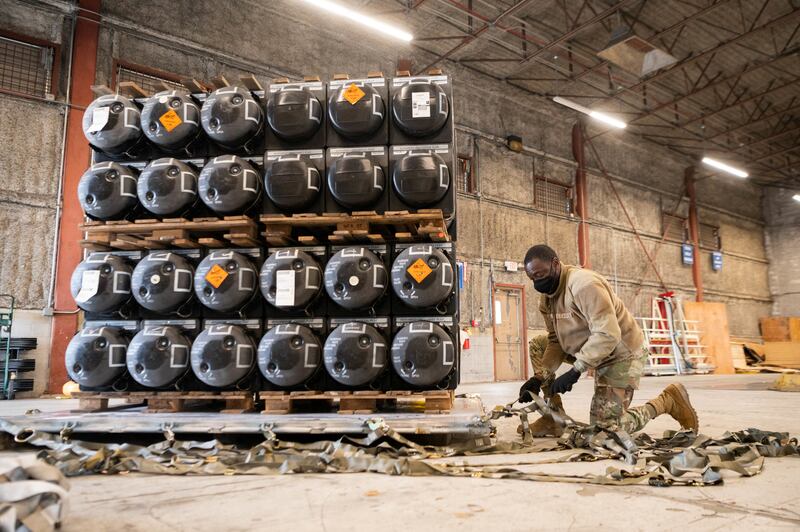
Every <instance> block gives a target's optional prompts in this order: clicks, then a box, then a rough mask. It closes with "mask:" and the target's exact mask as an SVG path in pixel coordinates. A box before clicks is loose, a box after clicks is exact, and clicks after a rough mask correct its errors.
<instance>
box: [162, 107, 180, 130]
mask: <svg viewBox="0 0 800 532" xmlns="http://www.w3.org/2000/svg"><path fill="white" fill-rule="evenodd" d="M158 121H159V122H161V125H162V126H164V129H166V130H167V133H169V132H170V131H172V130H173V129H175V128H176V127H178V126H179V125H181V124H182V123H183V120H181V117H179V116H178V113H176V112H175V110H174V109H170V110H169V111H167V112H166V113H164V114H163V115H161V116H160V117H159V118H158Z"/></svg>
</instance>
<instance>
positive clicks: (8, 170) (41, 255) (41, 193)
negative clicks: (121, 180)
mask: <svg viewBox="0 0 800 532" xmlns="http://www.w3.org/2000/svg"><path fill="white" fill-rule="evenodd" d="M70 28H71V24H70V22H69V21H68V20H66V19H65V17H64V16H63V14H61V13H59V12H58V10H50V9H42V8H37V7H33V6H30V5H28V4H25V3H22V2H6V3H4V6H3V9H2V10H0V29H3V30H7V31H12V32H15V33H19V34H24V35H28V36H30V37H34V38H37V39H43V40H46V41H49V42H53V43H56V44H58V45H61V51H62V57H61V63H62V65H64V64H66V57H67V51H66V50H65V49H66V48H67V46H64V44H65V43H68V41H69V34H70ZM65 80H66V68H62V69H61V75H60V76H59V79H57V80H54V81H53V85H54V87H56V88H58V92H59V96H58V98H57V100H56V101H53V102H45V101H36V100H33V99H30V98H23V97H17V96H12V95H8V94H2V93H0V124H2V127H0V242H2V245H3V253H2V255H0V293H10V294H12V295H13V296H14V297H15V298H16V306H17V308H18V309H19V310H18V311H17V312H16V313H15V316H14V327H13V331H12V334H13V335H14V336H20V337H36V338H37V340H38V348H37V350H36V351H35V352H30V353H28V354H27V355H26V356H29V357H34V358H35V359H36V373H35V377H34V394H37V395H38V394H40V393H41V392H42V391H44V388H45V385H46V383H47V371H48V353H49V351H50V319H49V318H47V317H44V316H42V309H43V308H44V307H45V306H46V304H47V297H48V290H49V283H50V269H51V267H52V260H51V259H52V253H53V231H54V228H55V213H56V202H57V197H56V196H57V190H58V176H59V173H60V163H61V147H62V139H63V127H64V105H63V94H64V92H63V90H64V87H65V86H66V81H65ZM0 304H3V302H0ZM23 376H24V377H28V378H29V377H31V375H30V374H25V375H23Z"/></svg>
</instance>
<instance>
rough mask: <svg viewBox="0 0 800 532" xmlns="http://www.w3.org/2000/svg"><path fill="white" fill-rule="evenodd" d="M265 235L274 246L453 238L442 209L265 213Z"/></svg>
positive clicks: (442, 240)
mask: <svg viewBox="0 0 800 532" xmlns="http://www.w3.org/2000/svg"><path fill="white" fill-rule="evenodd" d="M260 219H261V223H262V224H264V225H265V226H266V230H265V231H264V233H263V235H264V238H265V240H266V241H267V243H268V244H269V245H271V246H289V245H298V244H300V245H309V246H313V245H318V244H320V243H325V241H326V240H327V242H329V243H331V244H341V243H349V242H365V243H372V244H381V243H384V242H386V241H393V242H449V241H450V235H449V234H448V233H447V223H446V222H445V220H444V217H443V215H442V211H441V210H440V209H420V210H418V211H416V212H408V211H387V212H386V213H384V214H378V213H376V212H375V211H356V212H353V213H352V214H348V213H323V214H295V215H293V216H284V215H280V214H278V215H275V214H264V215H261V218H260Z"/></svg>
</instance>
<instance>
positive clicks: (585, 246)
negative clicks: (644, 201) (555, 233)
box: [572, 122, 592, 268]
mask: <svg viewBox="0 0 800 532" xmlns="http://www.w3.org/2000/svg"><path fill="white" fill-rule="evenodd" d="M572 156H573V157H574V158H575V161H576V162H577V163H578V167H577V168H576V169H575V211H576V213H577V214H578V217H579V218H580V219H581V221H580V222H578V260H579V261H580V263H581V267H583V268H591V267H592V262H591V260H590V258H589V224H588V223H587V222H586V221H587V220H588V219H589V206H588V200H587V190H586V156H585V151H584V147H583V128H582V127H581V124H580V122H577V123H576V124H575V125H574V126H572Z"/></svg>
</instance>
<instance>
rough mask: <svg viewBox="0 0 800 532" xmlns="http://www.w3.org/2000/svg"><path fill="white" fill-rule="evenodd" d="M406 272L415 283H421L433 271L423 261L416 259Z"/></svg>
mask: <svg viewBox="0 0 800 532" xmlns="http://www.w3.org/2000/svg"><path fill="white" fill-rule="evenodd" d="M406 271H407V272H408V274H409V275H410V276H411V277H413V278H414V280H415V281H416V282H418V283H421V282H422V281H424V280H425V278H426V277H427V276H429V275H430V274H431V272H432V271H433V270H431V267H430V266H428V264H427V263H426V262H425V261H424V260H422V259H417V260H416V261H414V264H412V265H411V266H409V267H408V269H407V270H406Z"/></svg>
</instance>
